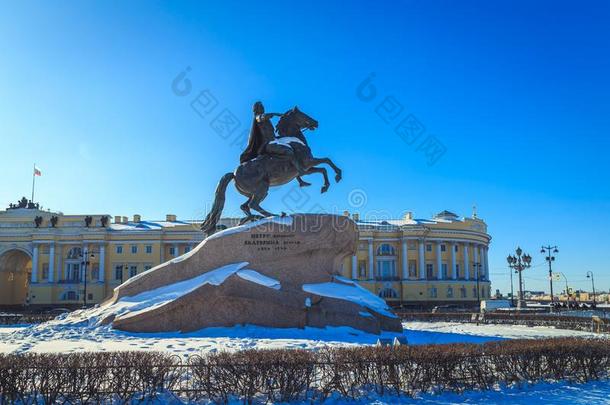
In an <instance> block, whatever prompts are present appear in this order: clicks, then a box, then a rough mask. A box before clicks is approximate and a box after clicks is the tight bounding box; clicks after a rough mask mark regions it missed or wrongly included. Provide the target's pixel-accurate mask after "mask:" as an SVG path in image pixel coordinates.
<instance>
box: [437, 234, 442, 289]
mask: <svg viewBox="0 0 610 405" xmlns="http://www.w3.org/2000/svg"><path fill="white" fill-rule="evenodd" d="M442 267H443V258H442V253H441V242H436V272H437V273H436V278H438V279H439V280H442V279H443V269H442Z"/></svg>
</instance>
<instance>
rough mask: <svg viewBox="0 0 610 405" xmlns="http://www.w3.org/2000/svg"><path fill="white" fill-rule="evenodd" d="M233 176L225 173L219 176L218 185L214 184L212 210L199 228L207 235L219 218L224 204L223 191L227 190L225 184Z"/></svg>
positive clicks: (212, 230) (214, 227) (214, 228)
mask: <svg viewBox="0 0 610 405" xmlns="http://www.w3.org/2000/svg"><path fill="white" fill-rule="evenodd" d="M234 177H235V175H234V174H233V173H227V174H225V175H224V176H222V177H221V179H220V181H219V182H218V186H216V195H215V197H214V204H213V205H212V210H211V211H210V212H209V213H208V215H207V216H206V217H205V220H204V221H203V223H202V224H201V230H202V231H203V232H204V233H206V234H207V235H211V234H212V233H214V231H215V230H216V224H217V223H218V221H219V220H220V215H221V214H222V209H223V208H224V206H225V192H226V191H227V186H228V185H229V183H230V182H231V180H233V178H234Z"/></svg>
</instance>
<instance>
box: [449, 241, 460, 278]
mask: <svg viewBox="0 0 610 405" xmlns="http://www.w3.org/2000/svg"><path fill="white" fill-rule="evenodd" d="M456 247H457V245H456V244H455V243H451V244H450V245H449V249H451V278H452V279H453V280H457V278H458V274H457V266H456V262H455V248H456Z"/></svg>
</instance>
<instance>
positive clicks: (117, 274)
mask: <svg viewBox="0 0 610 405" xmlns="http://www.w3.org/2000/svg"><path fill="white" fill-rule="evenodd" d="M114 279H115V280H118V281H123V265H120V264H119V265H117V266H114Z"/></svg>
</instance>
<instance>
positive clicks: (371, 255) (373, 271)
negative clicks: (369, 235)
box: [369, 239, 375, 280]
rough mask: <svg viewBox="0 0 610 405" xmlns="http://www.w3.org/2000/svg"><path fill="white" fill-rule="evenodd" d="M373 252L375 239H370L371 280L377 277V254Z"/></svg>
mask: <svg viewBox="0 0 610 405" xmlns="http://www.w3.org/2000/svg"><path fill="white" fill-rule="evenodd" d="M373 253H374V252H373V239H369V280H374V279H375V256H374V254H373Z"/></svg>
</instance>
